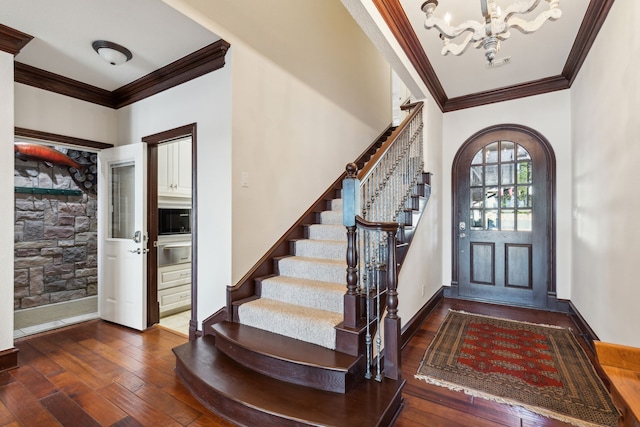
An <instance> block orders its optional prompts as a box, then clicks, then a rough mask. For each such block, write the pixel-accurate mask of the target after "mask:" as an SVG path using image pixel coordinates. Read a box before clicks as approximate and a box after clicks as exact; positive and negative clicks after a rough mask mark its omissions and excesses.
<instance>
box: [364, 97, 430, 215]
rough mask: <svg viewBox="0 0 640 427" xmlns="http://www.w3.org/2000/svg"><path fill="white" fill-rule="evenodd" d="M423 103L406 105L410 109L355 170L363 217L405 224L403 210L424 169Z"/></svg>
mask: <svg viewBox="0 0 640 427" xmlns="http://www.w3.org/2000/svg"><path fill="white" fill-rule="evenodd" d="M423 106H424V103H423V102H416V103H414V104H409V105H407V108H411V109H412V110H413V111H411V112H410V114H409V115H408V116H407V117H406V118H405V119H404V120H403V122H402V123H401V124H400V126H398V127H397V128H396V129H395V130H394V131H393V133H392V134H391V136H390V137H389V139H388V140H387V141H386V142H385V143H384V144H383V145H382V147H380V149H379V150H378V151H377V152H376V154H375V155H374V156H373V157H372V158H371V159H370V160H369V162H367V164H366V165H365V166H364V167H363V168H362V170H360V171H358V180H359V181H360V187H361V192H360V194H361V201H360V207H361V210H362V216H363V218H365V219H367V220H369V221H383V222H385V221H388V222H398V223H400V224H401V225H402V224H403V223H404V217H403V215H402V212H403V210H404V209H405V208H407V207H408V206H407V201H408V199H409V197H410V195H411V191H412V189H413V188H414V186H415V184H416V183H417V182H418V181H419V179H420V178H421V174H422V172H423V171H424V158H423V144H422V129H423V126H424V124H423V120H422V110H423Z"/></svg>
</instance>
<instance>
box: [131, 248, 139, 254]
mask: <svg viewBox="0 0 640 427" xmlns="http://www.w3.org/2000/svg"><path fill="white" fill-rule="evenodd" d="M129 252H131V253H132V254H138V255H140V254H141V253H142V249H140V248H138V249H129Z"/></svg>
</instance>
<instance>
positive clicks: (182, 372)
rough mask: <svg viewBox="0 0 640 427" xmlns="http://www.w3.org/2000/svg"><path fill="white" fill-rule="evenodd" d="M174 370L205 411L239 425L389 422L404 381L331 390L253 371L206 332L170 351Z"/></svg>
mask: <svg viewBox="0 0 640 427" xmlns="http://www.w3.org/2000/svg"><path fill="white" fill-rule="evenodd" d="M173 352H174V353H175V355H176V373H177V374H178V376H179V378H180V379H181V380H182V382H183V383H184V384H186V385H187V386H188V387H189V389H190V391H191V392H192V393H193V394H195V395H196V396H198V398H199V399H200V400H201V401H202V403H203V404H204V405H205V406H206V407H207V408H208V409H209V410H211V411H213V412H215V413H217V414H220V415H221V416H223V417H225V418H227V419H229V420H230V421H233V422H234V423H236V424H239V425H251V426H267V425H271V426H275V425H277V426H321V425H322V426H362V427H369V426H371V427H373V426H379V425H391V422H392V420H393V419H394V416H395V415H396V412H397V411H398V410H399V409H400V407H401V395H400V392H401V389H402V386H403V385H404V381H402V380H401V381H393V380H389V379H385V380H384V381H383V382H381V383H378V382H376V381H362V382H360V383H359V384H357V385H356V386H354V387H353V388H352V389H350V390H349V391H348V392H347V393H345V394H342V393H332V392H328V391H321V390H316V389H312V388H309V387H304V386H301V385H297V384H291V383H288V382H286V381H280V380H277V379H273V378H271V377H268V376H266V375H262V374H259V373H257V372H255V371H253V370H251V369H249V368H247V367H245V366H243V365H241V364H238V363H236V362H235V361H233V360H232V359H231V358H229V357H228V356H227V355H225V354H224V353H222V352H221V351H220V350H218V349H217V348H216V346H215V338H214V337H213V336H212V335H206V336H204V337H201V338H198V339H195V340H193V341H189V342H187V343H185V344H183V345H181V346H178V347H176V348H174V349H173Z"/></svg>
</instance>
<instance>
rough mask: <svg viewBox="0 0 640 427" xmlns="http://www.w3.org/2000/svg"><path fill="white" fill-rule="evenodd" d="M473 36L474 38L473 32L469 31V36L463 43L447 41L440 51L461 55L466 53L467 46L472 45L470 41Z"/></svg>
mask: <svg viewBox="0 0 640 427" xmlns="http://www.w3.org/2000/svg"><path fill="white" fill-rule="evenodd" d="M472 38H473V33H469V34H467V37H466V38H465V39H464V40H463V41H462V43H451V42H449V41H445V42H444V46H442V50H441V51H440V53H441V54H442V55H447V54H449V53H451V54H453V55H455V56H460V55H462V54H463V53H465V51H466V50H467V48H468V47H469V46H470V45H471V43H470V42H471V39H472ZM477 43H480V42H477Z"/></svg>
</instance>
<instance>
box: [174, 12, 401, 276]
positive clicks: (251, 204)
mask: <svg viewBox="0 0 640 427" xmlns="http://www.w3.org/2000/svg"><path fill="white" fill-rule="evenodd" d="M166 2H167V3H169V4H170V5H172V6H174V7H176V8H178V9H179V10H181V11H183V12H184V13H185V14H187V15H188V16H191V17H192V18H194V19H195V20H196V21H198V22H200V23H201V24H202V25H205V26H206V27H207V28H209V29H210V30H212V31H213V32H215V33H216V34H218V35H220V36H221V37H222V38H224V39H225V40H227V41H228V42H230V43H231V46H232V51H233V54H232V58H233V59H232V61H231V67H232V68H231V69H232V123H233V135H232V140H233V154H232V167H233V170H232V175H233V178H232V194H233V196H232V197H233V202H232V203H233V204H232V206H233V227H232V239H233V245H232V259H233V266H232V281H233V282H236V281H237V280H239V279H240V278H241V277H242V276H243V275H244V274H245V273H246V272H247V271H248V269H249V268H251V266H252V265H253V264H254V263H255V262H256V261H257V260H258V259H259V258H260V257H261V256H262V255H263V254H264V253H265V251H266V250H267V249H268V248H269V247H271V246H272V245H273V244H274V243H275V242H276V241H277V239H278V238H279V237H280V236H281V235H282V234H283V233H284V232H285V231H286V230H287V229H288V228H289V227H290V226H291V224H292V223H293V222H294V221H295V220H296V219H297V218H298V217H299V216H300V215H301V214H302V213H303V212H304V211H305V210H306V209H307V208H308V207H309V206H310V204H311V202H313V201H314V200H316V199H317V198H318V197H319V196H320V195H321V194H322V192H323V191H324V190H325V189H326V188H327V187H328V185H329V184H330V183H331V182H333V181H334V180H335V179H336V178H337V177H338V176H339V174H340V173H341V172H342V171H343V170H344V166H345V164H346V163H348V162H349V161H352V160H354V159H355V157H356V156H357V155H358V154H359V153H360V152H362V151H363V150H364V148H365V147H366V146H368V144H370V143H371V142H372V140H373V138H374V137H375V136H377V135H378V134H379V133H380V132H381V131H382V130H383V129H384V128H385V127H386V126H387V125H388V124H390V123H391V109H390V105H391V72H390V67H389V66H388V64H387V63H386V62H385V60H384V59H383V58H382V56H381V55H380V54H379V53H378V52H377V50H376V49H375V47H374V46H373V45H372V44H371V42H370V41H369V40H368V39H367V38H366V36H365V35H364V33H362V31H361V30H360V28H359V27H358V26H357V24H356V23H355V22H354V21H353V19H352V18H351V16H350V15H349V13H348V12H347V11H346V10H345V9H344V7H343V6H342V4H341V3H340V2H339V1H337V0H334V1H329V0H323V1H311V2H309V1H299V0H277V1H276V0H267V1H260V2H256V1H252V0H215V1H208V2H199V1H196V0H166ZM243 173H246V174H248V183H249V186H248V187H242V186H241V176H242V174H243Z"/></svg>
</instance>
